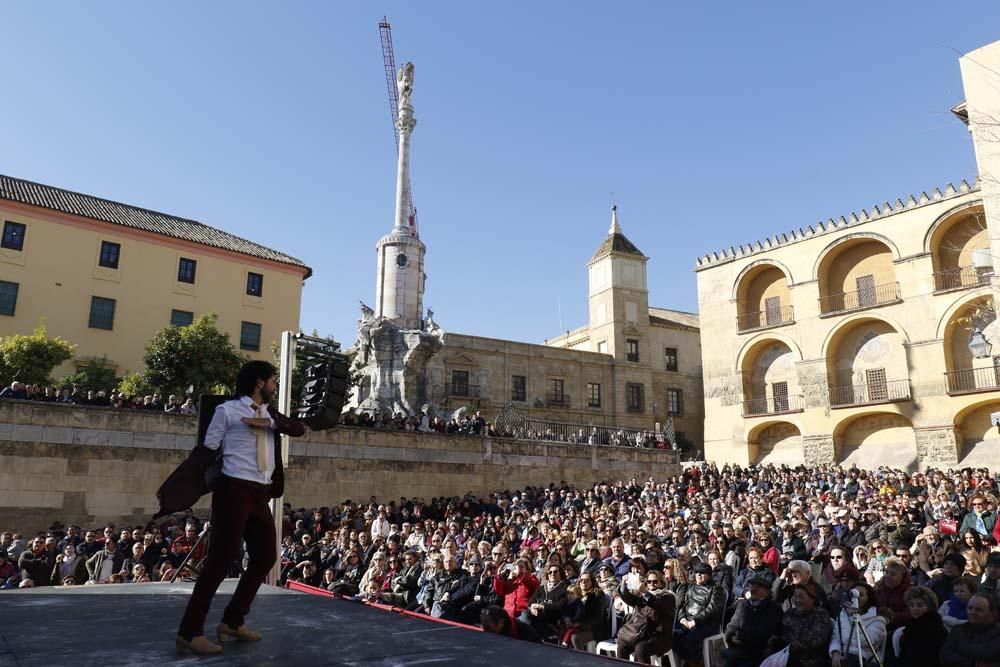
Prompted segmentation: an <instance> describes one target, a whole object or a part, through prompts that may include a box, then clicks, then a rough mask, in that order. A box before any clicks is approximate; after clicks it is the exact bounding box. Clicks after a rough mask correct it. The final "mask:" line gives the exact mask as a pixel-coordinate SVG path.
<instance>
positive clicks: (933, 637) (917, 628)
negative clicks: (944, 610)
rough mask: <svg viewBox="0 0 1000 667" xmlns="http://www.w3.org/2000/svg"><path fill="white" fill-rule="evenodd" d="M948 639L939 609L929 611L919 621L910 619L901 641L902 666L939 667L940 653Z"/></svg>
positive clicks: (900, 656) (900, 658)
mask: <svg viewBox="0 0 1000 667" xmlns="http://www.w3.org/2000/svg"><path fill="white" fill-rule="evenodd" d="M947 637H948V631H947V630H946V629H945V627H944V623H942V622H941V615H940V614H939V613H938V612H937V609H929V610H928V611H927V613H926V614H924V615H923V616H921V617H920V618H917V619H913V618H911V619H909V620H908V621H907V623H906V625H905V626H904V630H903V636H902V637H900V639H899V661H900V664H903V665H908V666H909V667H938V666H939V665H940V664H941V659H940V658H939V657H938V653H939V652H940V651H941V647H942V646H943V645H944V640H945V639H946V638H947Z"/></svg>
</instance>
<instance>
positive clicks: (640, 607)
mask: <svg viewBox="0 0 1000 667" xmlns="http://www.w3.org/2000/svg"><path fill="white" fill-rule="evenodd" d="M712 588H713V589H715V590H718V587H717V586H712ZM618 592H619V594H620V595H621V598H622V600H623V601H624V602H625V604H627V605H630V606H632V607H634V608H635V611H633V612H632V615H631V616H629V617H628V619H627V620H626V621H625V623H624V624H623V625H622V626H621V627H620V628H618V644H619V646H621V645H625V646H635V645H636V644H637V643H639V642H641V641H644V640H655V641H658V642H661V645H665V646H666V649H665V651H664V652H666V651H668V650H670V646H671V644H672V641H673V629H674V616H675V612H676V609H677V601H676V599H675V598H674V595H673V593H671V592H670V591H668V590H666V589H664V588H661V589H659V590H656V591H647V592H646V593H644V594H643V595H641V596H639V595H636V594H634V593H632V592H630V591H629V590H628V588H627V587H626V586H625V585H624V584H623V585H622V586H621V588H619V590H618ZM719 604H720V606H721V604H722V603H721V600H720V602H719Z"/></svg>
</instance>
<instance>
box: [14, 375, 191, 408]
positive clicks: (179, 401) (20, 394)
mask: <svg viewBox="0 0 1000 667" xmlns="http://www.w3.org/2000/svg"><path fill="white" fill-rule="evenodd" d="M0 399H7V400H20V401H37V402H39V403H63V404H70V405H93V406H97V407H105V408H118V409H127V410H152V411H155V412H168V413H177V414H184V415H196V414H198V406H196V405H195V402H194V399H192V398H191V397H187V398H185V397H183V396H177V395H174V394H171V395H169V396H167V398H166V400H164V399H163V397H162V396H161V395H160V394H150V395H148V396H128V395H126V394H124V393H121V392H119V391H118V390H116V389H85V388H82V387H79V386H77V385H70V386H66V387H55V386H46V387H43V386H41V385H38V384H25V383H23V382H18V381H16V380H15V381H14V382H11V383H10V385H9V386H7V387H4V388H3V389H0Z"/></svg>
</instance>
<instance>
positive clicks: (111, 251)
mask: <svg viewBox="0 0 1000 667" xmlns="http://www.w3.org/2000/svg"><path fill="white" fill-rule="evenodd" d="M121 252H122V244H121V243H112V242H111V241H101V258H100V259H99V260H98V261H97V263H98V264H100V265H101V266H103V267H104V268H106V269H117V268H118V257H119V256H120V255H121Z"/></svg>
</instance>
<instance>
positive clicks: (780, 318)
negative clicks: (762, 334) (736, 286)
mask: <svg viewBox="0 0 1000 667" xmlns="http://www.w3.org/2000/svg"><path fill="white" fill-rule="evenodd" d="M794 321H795V313H794V312H793V311H792V307H791V306H782V307H781V308H779V309H778V310H760V311H757V312H756V313H742V314H740V315H737V316H736V330H737V331H753V330H755V329H767V328H768V327H777V326H781V325H782V324H791V323H792V322H794Z"/></svg>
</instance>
